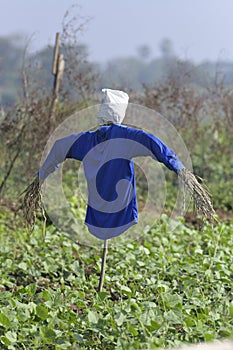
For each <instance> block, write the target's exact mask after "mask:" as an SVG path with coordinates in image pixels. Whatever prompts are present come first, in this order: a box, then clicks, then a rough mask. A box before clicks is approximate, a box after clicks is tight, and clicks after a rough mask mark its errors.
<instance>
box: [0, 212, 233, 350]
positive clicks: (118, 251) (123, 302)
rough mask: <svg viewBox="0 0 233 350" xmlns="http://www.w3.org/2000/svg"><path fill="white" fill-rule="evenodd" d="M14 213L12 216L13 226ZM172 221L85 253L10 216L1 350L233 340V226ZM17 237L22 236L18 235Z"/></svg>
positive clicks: (0, 246)
mask: <svg viewBox="0 0 233 350" xmlns="http://www.w3.org/2000/svg"><path fill="white" fill-rule="evenodd" d="M6 215H8V218H9V216H11V218H10V220H9V219H8V220H6V217H5V216H6ZM177 220H178V223H177V226H176V228H175V229H174V230H173V231H171V232H170V230H169V225H168V217H167V216H166V215H162V217H161V218H160V219H159V220H158V221H157V222H156V223H155V224H154V225H153V226H152V227H147V228H146V229H145V230H144V232H142V234H141V238H140V239H138V240H132V238H127V236H126V235H125V236H124V235H122V236H121V239H120V240H119V239H118V242H117V244H112V245H111V244H110V246H109V251H108V255H107V267H106V276H105V281H104V288H103V291H102V292H99V293H98V292H97V286H98V280H99V275H100V267H101V246H90V247H87V246H81V245H78V244H76V243H74V242H73V241H71V240H70V239H69V238H67V237H66V236H65V235H64V234H62V233H59V232H58V231H56V229H54V227H53V226H52V225H51V226H49V227H48V229H47V232H46V236H45V237H43V235H42V227H41V226H36V228H35V231H34V232H33V233H32V234H29V233H28V232H27V231H25V229H24V228H20V226H19V225H22V223H21V222H20V221H19V220H18V219H17V218H16V219H14V218H13V214H12V213H10V215H9V213H6V212H5V211H3V212H2V214H1V223H0V237H1V238H0V239H1V243H0V251H1V255H0V259H1V268H2V275H1V281H0V289H1V294H0V302H1V311H0V342H1V349H12V350H13V349H38V350H39V349H40V350H42V349H83V350H84V349H89V350H90V349H93V350H94V349H109V350H110V349H132V350H133V349H155V348H160V347H161V348H163V347H166V346H168V347H172V346H177V345H179V344H181V343H196V342H200V341H210V340H213V339H223V338H231V337H233V293H232V290H233V288H232V287H233V264H232V260H233V259H232V246H233V221H232V220H230V221H228V222H224V221H222V222H219V223H218V224H214V225H212V224H207V223H206V224H203V226H202V227H201V228H198V229H196V228H194V227H192V226H191V225H187V224H185V223H184V220H183V219H177ZM12 232H14V234H13V233H12Z"/></svg>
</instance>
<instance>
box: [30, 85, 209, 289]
mask: <svg viewBox="0 0 233 350" xmlns="http://www.w3.org/2000/svg"><path fill="white" fill-rule="evenodd" d="M102 92H103V98H102V103H101V106H100V110H99V114H98V116H97V119H98V124H99V127H98V128H97V129H96V130H94V131H85V132H81V133H79V134H71V135H69V136H67V137H64V138H62V139H59V140H57V141H56V142H55V143H54V145H53V147H52V149H51V151H50V153H49V154H48V156H47V158H46V160H45V161H44V163H43V164H42V166H41V168H40V170H39V172H38V176H37V178H36V179H35V180H34V182H33V183H32V184H31V185H29V187H28V188H27V189H26V194H25V197H24V208H26V211H25V218H26V220H27V222H28V223H29V225H31V226H33V224H34V221H35V215H36V209H37V208H38V207H42V205H41V195H40V187H41V184H42V183H43V182H44V181H45V180H46V178H47V177H48V176H49V175H50V174H51V173H52V172H54V171H55V170H56V169H57V168H58V167H59V165H60V164H61V163H62V162H64V161H65V160H66V159H76V160H79V161H82V162H83V166H84V173H85V177H86V181H87V188H88V203H87V211H86V219H85V224H86V225H87V227H88V230H89V232H90V233H91V234H92V235H94V236H95V237H97V238H99V239H102V240H103V241H104V250H103V259H102V271H101V277H102V278H101V280H100V285H99V290H101V288H102V283H103V274H104V265H105V259H106V252H107V241H108V240H109V239H110V238H112V237H115V236H118V235H120V234H122V233H123V232H125V231H126V230H128V229H129V228H130V227H131V226H132V225H135V224H136V223H137V222H138V208H137V200H136V184H135V175H134V162H133V158H135V157H137V156H150V157H152V159H154V160H155V161H158V162H160V163H163V164H164V165H165V166H166V167H167V168H168V169H170V170H171V171H173V172H175V173H176V174H177V175H178V177H179V178H180V179H181V181H182V182H183V183H184V185H185V187H186V188H187V189H188V191H189V192H190V193H191V195H192V197H193V199H194V201H195V204H196V206H197V209H198V210H200V211H201V212H202V214H204V215H205V216H206V217H207V218H208V219H212V218H213V217H214V209H213V207H212V204H211V201H210V198H209V195H208V193H207V192H206V191H205V189H204V188H203V187H202V186H201V185H200V184H199V182H198V181H197V179H196V177H195V176H194V175H193V174H192V172H190V171H189V170H188V169H186V168H185V166H184V165H183V164H182V162H181V161H180V160H179V158H178V157H177V155H176V154H175V152H174V151H173V150H172V149H170V148H169V147H168V146H167V145H166V144H165V143H164V142H162V141H161V140H160V139H159V138H157V137H156V136H155V135H152V134H150V133H148V132H146V131H144V130H142V129H137V128H136V127H131V126H128V125H123V124H122V122H123V119H124V117H125V113H126V109H127V105H128V100H129V96H128V95H127V94H126V93H125V92H123V91H119V90H111V89H103V90H102Z"/></svg>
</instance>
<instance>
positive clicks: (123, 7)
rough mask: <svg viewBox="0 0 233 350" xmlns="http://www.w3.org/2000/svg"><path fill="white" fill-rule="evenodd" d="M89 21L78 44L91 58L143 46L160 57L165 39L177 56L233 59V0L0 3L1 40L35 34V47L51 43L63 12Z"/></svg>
mask: <svg viewBox="0 0 233 350" xmlns="http://www.w3.org/2000/svg"><path fill="white" fill-rule="evenodd" d="M73 4H79V5H81V7H82V8H81V11H80V10H78V8H76V9H74V10H73V13H74V14H77V13H80V14H81V15H82V16H85V17H91V18H92V19H91V21H90V22H89V24H88V27H87V28H86V30H85V32H84V34H83V38H82V41H83V42H85V43H87V44H88V46H89V51H90V58H91V59H93V60H96V61H101V62H103V61H106V60H108V59H109V58H112V57H121V56H128V55H134V54H136V53H137V48H138V47H139V46H140V45H143V44H147V45H148V46H150V48H151V50H152V55H153V56H158V55H159V54H160V50H159V44H160V42H161V40H162V39H163V38H169V39H170V40H171V41H172V42H173V46H174V51H175V53H176V54H177V55H178V56H179V57H180V58H188V59H191V60H194V61H195V62H200V61H203V60H206V59H208V60H212V61H217V60H230V61H233V19H232V17H233V0H79V1H75V0H73V1H71V0H0V36H5V35H9V34H12V33H22V34H23V35H25V37H26V36H28V37H30V36H31V35H32V34H34V36H33V45H32V47H33V48H42V47H43V46H46V45H47V44H49V43H50V44H51V43H53V42H54V37H55V33H56V32H57V31H60V30H61V22H62V19H63V16H64V14H65V12H66V10H67V9H69V8H70V7H71V6H72V5H73Z"/></svg>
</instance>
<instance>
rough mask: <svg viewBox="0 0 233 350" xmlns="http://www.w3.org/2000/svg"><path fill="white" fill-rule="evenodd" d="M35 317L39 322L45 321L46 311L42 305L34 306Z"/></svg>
mask: <svg viewBox="0 0 233 350" xmlns="http://www.w3.org/2000/svg"><path fill="white" fill-rule="evenodd" d="M36 315H37V316H38V317H39V318H40V319H41V320H46V319H47V318H48V309H47V308H46V307H45V306H43V305H37V306H36Z"/></svg>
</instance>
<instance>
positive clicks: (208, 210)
mask: <svg viewBox="0 0 233 350" xmlns="http://www.w3.org/2000/svg"><path fill="white" fill-rule="evenodd" d="M178 177H179V179H180V180H181V182H182V183H183V185H184V188H185V189H187V190H188V192H189V193H190V195H191V197H192V198H193V200H194V203H195V206H196V208H197V211H198V212H200V213H201V214H202V215H203V216H204V217H205V218H206V219H207V220H210V221H213V219H214V217H215V211H214V208H213V205H212V203H211V199H210V196H209V193H208V192H207V190H205V189H204V188H203V187H202V186H201V185H200V183H199V182H198V180H197V177H196V176H195V175H194V174H193V173H192V172H191V171H190V170H188V169H182V170H180V171H179V173H178Z"/></svg>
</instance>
